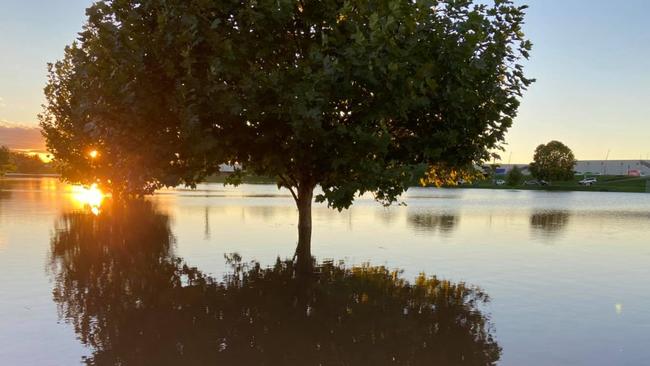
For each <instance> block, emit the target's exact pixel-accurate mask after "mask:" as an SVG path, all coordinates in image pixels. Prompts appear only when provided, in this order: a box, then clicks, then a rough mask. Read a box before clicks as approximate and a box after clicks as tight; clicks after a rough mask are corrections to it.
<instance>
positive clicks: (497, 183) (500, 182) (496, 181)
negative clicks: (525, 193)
mask: <svg viewBox="0 0 650 366" xmlns="http://www.w3.org/2000/svg"><path fill="white" fill-rule="evenodd" d="M494 184H496V185H498V186H502V185H504V184H506V181H505V180H503V179H497V180H495V181H494Z"/></svg>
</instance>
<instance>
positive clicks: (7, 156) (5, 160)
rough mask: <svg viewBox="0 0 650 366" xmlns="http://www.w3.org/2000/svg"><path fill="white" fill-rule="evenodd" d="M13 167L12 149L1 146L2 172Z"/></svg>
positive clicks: (0, 164)
mask: <svg viewBox="0 0 650 366" xmlns="http://www.w3.org/2000/svg"><path fill="white" fill-rule="evenodd" d="M11 169H12V164H11V151H10V150H9V148H8V147H6V146H0V174H4V173H6V172H7V171H10V170H11Z"/></svg>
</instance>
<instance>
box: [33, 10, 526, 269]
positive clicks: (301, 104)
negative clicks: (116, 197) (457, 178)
mask: <svg viewBox="0 0 650 366" xmlns="http://www.w3.org/2000/svg"><path fill="white" fill-rule="evenodd" d="M525 8H526V7H525V6H520V7H517V6H514V5H513V4H512V2H511V1H508V0H498V1H496V2H495V4H494V5H493V6H488V5H483V4H481V5H473V4H472V1H433V0H431V1H416V2H412V1H394V0H372V1H360V0H353V1H346V2H341V1H338V0H326V1H309V2H305V1H290V0H281V1H260V2H248V1H235V0H229V1H219V2H213V1H203V0H188V1H172V2H170V1H163V0H148V1H135V0H125V1H108V0H105V1H99V2H97V3H96V4H95V5H93V6H92V7H90V8H89V9H88V10H87V14H88V22H87V25H86V26H85V27H84V30H83V32H81V33H80V35H79V40H78V42H77V43H75V44H73V45H71V46H69V47H67V48H66V50H65V57H64V59H63V60H61V61H58V62H56V63H55V64H53V65H50V75H49V81H48V85H47V86H46V88H45V94H46V98H47V103H46V106H45V110H44V112H43V113H42V115H41V116H40V120H41V126H42V127H43V130H44V131H45V137H46V140H47V144H48V147H49V149H50V150H51V151H52V152H53V154H54V156H55V157H56V159H57V160H58V161H59V163H60V166H61V170H62V173H63V175H64V177H65V178H66V179H67V180H69V181H75V182H86V183H89V182H99V183H100V184H103V185H105V186H110V188H111V189H112V190H113V191H114V192H123V191H126V192H136V193H149V192H152V191H153V190H155V189H157V188H159V187H161V186H173V185H178V184H181V183H185V184H188V185H194V184H195V183H196V182H198V181H200V180H201V179H203V178H204V177H205V176H206V175H207V174H211V173H214V172H215V171H217V170H218V165H219V164H220V163H234V162H237V163H240V164H241V166H243V167H244V169H245V171H246V172H249V173H253V174H258V175H265V176H273V177H276V179H277V184H278V186H279V187H285V188H287V189H288V190H289V191H290V192H291V194H292V196H293V198H294V199H295V202H296V205H297V208H298V216H299V219H298V247H297V250H296V254H297V257H298V261H299V262H300V263H302V266H301V267H302V268H304V269H306V270H307V269H309V267H310V266H311V261H312V258H311V205H312V201H313V198H314V189H315V188H316V187H317V186H319V187H320V189H321V191H320V192H319V193H318V194H317V196H316V200H317V201H318V202H326V203H327V204H328V206H330V207H333V208H336V209H339V210H341V209H344V208H347V207H349V206H350V205H351V204H352V203H353V200H354V198H355V196H356V195H357V194H361V193H364V192H372V193H373V194H374V196H375V197H376V199H377V200H378V201H380V202H382V203H384V204H390V203H392V202H395V201H396V200H397V199H398V196H399V195H400V194H401V193H403V192H404V191H405V190H406V189H407V188H408V185H409V183H410V182H412V181H417V180H418V179H419V178H421V177H425V179H427V177H433V179H434V180H436V181H444V180H440V176H439V174H438V173H437V172H457V170H459V168H463V167H467V166H471V164H472V163H473V162H480V161H485V160H489V158H490V157H492V156H493V154H491V153H490V152H491V151H494V150H495V149H499V148H500V144H501V142H502V141H503V138H504V134H505V132H506V131H507V129H508V128H509V127H510V126H511V124H512V120H513V118H514V117H515V115H516V112H517V108H518V106H519V101H518V98H519V97H520V96H521V94H522V92H523V91H524V90H525V89H526V87H527V86H528V85H529V83H530V82H531V80H530V79H527V78H526V77H525V76H524V74H523V68H522V66H521V65H520V64H518V61H519V60H520V59H522V58H527V57H528V51H529V50H530V47H531V43H530V42H529V41H528V40H526V39H525V38H524V35H523V33H522V31H521V25H522V22H523V19H524V10H525ZM90 150H98V151H100V154H101V155H100V156H99V157H98V158H95V159H92V158H90V157H89V156H88V151H90ZM427 172H428V173H430V174H428V175H425V173H427ZM242 173H243V172H241V171H239V172H238V174H235V175H234V176H233V178H232V179H231V182H233V183H237V182H238V179H239V178H240V177H241V174H242Z"/></svg>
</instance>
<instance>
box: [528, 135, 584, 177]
mask: <svg viewBox="0 0 650 366" xmlns="http://www.w3.org/2000/svg"><path fill="white" fill-rule="evenodd" d="M575 164H576V159H575V156H573V152H572V151H571V149H569V147H568V146H566V145H564V144H563V143H561V142H559V141H551V142H549V143H548V144H546V145H544V144H541V145H539V146H537V148H536V149H535V155H534V156H533V162H532V163H531V164H530V172H531V174H532V175H533V176H534V177H535V178H537V179H542V180H571V179H573V168H574V167H575Z"/></svg>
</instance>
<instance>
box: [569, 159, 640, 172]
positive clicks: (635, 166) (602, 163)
mask: <svg viewBox="0 0 650 366" xmlns="http://www.w3.org/2000/svg"><path fill="white" fill-rule="evenodd" d="M574 170H575V171H576V174H584V175H632V176H640V175H643V176H650V161H647V160H579V161H578V163H577V164H576V167H575V169H574Z"/></svg>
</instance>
